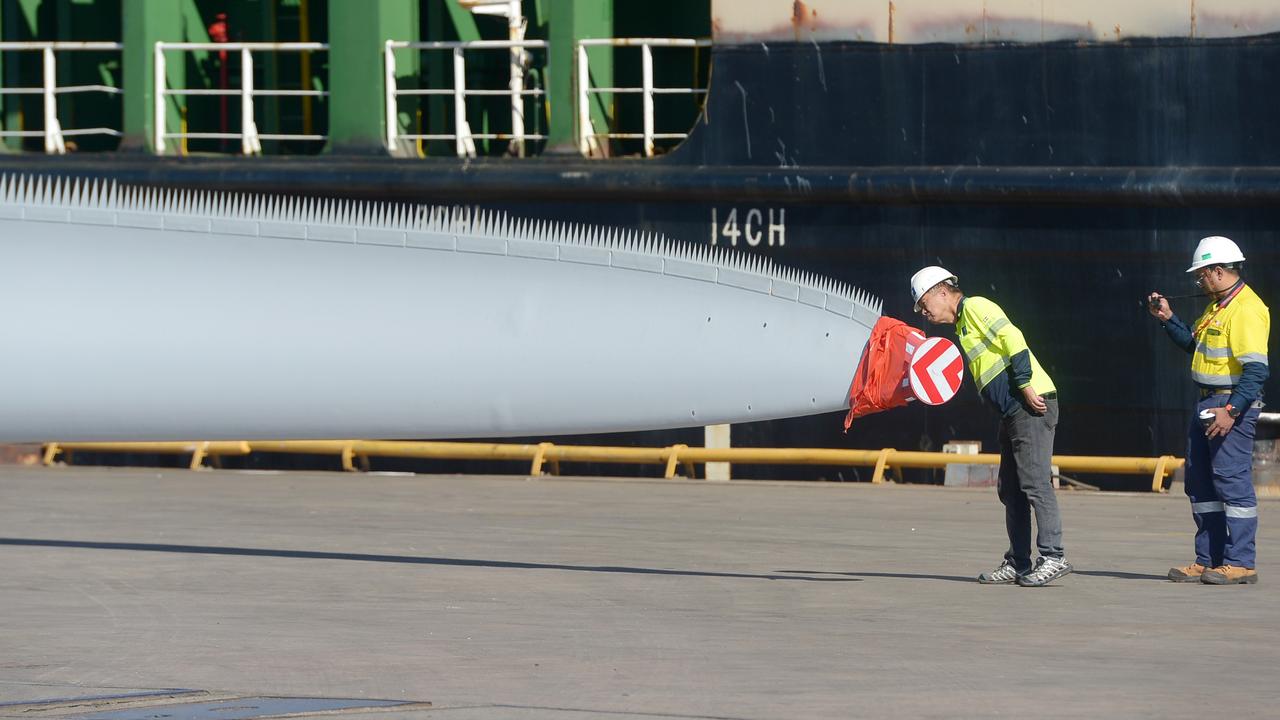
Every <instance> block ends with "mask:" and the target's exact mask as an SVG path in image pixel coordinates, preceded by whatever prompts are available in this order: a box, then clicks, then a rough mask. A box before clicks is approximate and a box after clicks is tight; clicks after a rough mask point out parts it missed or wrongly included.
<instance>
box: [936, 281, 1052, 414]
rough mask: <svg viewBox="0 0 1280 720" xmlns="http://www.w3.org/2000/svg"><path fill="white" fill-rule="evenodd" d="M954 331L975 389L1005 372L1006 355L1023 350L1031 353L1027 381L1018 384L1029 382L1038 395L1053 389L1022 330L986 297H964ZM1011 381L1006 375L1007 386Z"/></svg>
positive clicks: (1006, 367)
mask: <svg viewBox="0 0 1280 720" xmlns="http://www.w3.org/2000/svg"><path fill="white" fill-rule="evenodd" d="M956 335H957V336H958V337H959V338H960V348H961V349H962V350H963V351H964V356H965V358H966V359H968V361H969V374H970V375H972V376H973V380H974V382H976V383H977V384H978V390H982V388H984V387H986V386H987V383H990V382H991V381H992V380H994V379H995V378H996V377H997V376H998V375H1000V373H1002V372H1005V371H1006V370H1007V369H1008V368H1009V364H1010V363H1009V358H1012V357H1013V356H1014V355H1017V354H1018V353H1020V352H1022V351H1023V350H1027V351H1028V353H1030V355H1031V381H1030V382H1027V383H1023V384H1022V385H1019V386H1018V388H1019V389H1021V388H1024V387H1026V386H1028V385H1030V386H1031V387H1032V389H1034V390H1035V391H1036V394H1038V395H1044V394H1045V393H1050V392H1054V391H1055V390H1056V389H1057V388H1056V387H1054V384H1053V380H1051V379H1049V373H1047V372H1045V371H1044V368H1042V367H1040V362H1039V361H1038V360H1036V355H1035V353H1032V352H1030V348H1028V347H1027V340H1026V338H1024V337H1023V336H1022V331H1021V330H1019V329H1018V328H1017V326H1016V325H1014V324H1013V323H1011V322H1009V318H1008V316H1006V315H1005V314H1004V311H1003V310H1001V309H1000V306H999V305H997V304H995V303H993V302H991V301H990V300H988V299H986V298H983V297H968V298H965V300H964V306H963V307H961V308H960V316H959V317H958V318H956ZM1013 385H1014V384H1013V381H1012V378H1010V382H1009V387H1010V390H1012V389H1013Z"/></svg>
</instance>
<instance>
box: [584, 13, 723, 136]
mask: <svg viewBox="0 0 1280 720" xmlns="http://www.w3.org/2000/svg"><path fill="white" fill-rule="evenodd" d="M599 46H612V47H639V48H640V63H641V85H640V87H607V88H593V87H591V67H590V63H589V60H588V59H587V48H589V47H599ZM655 47H664V48H673V47H674V48H702V47H711V41H710V40H707V39H702V40H698V39H694V38H588V39H583V40H579V41H578V43H577V45H576V46H575V47H574V55H575V56H576V58H577V66H578V103H577V104H578V151H579V152H581V153H582V154H583V155H584V156H590V155H596V154H600V153H601V147H600V139H601V138H603V139H605V140H608V139H617V140H643V141H644V154H645V156H646V157H652V156H653V151H654V140H683V139H685V138H686V137H688V136H689V134H688V133H660V132H655V131H654V121H653V96H654V95H706V94H707V89H706V88H694V87H662V88H658V87H654V86H653V48H655ZM604 93H641V94H642V98H643V100H642V102H643V105H644V126H643V131H642V132H638V133H626V132H596V130H595V128H594V127H593V126H592V124H591V95H598V94H604Z"/></svg>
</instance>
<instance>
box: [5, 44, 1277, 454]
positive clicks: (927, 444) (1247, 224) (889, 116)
mask: <svg viewBox="0 0 1280 720" xmlns="http://www.w3.org/2000/svg"><path fill="white" fill-rule="evenodd" d="M713 63H714V65H713V68H714V69H713V73H712V88H711V92H710V95H709V99H708V104H707V106H706V109H705V112H704V114H703V115H702V117H701V118H700V119H699V122H698V125H697V127H696V128H695V129H694V131H693V133H692V135H691V136H690V138H689V140H687V141H686V142H685V143H684V144H683V145H682V146H681V147H680V148H678V149H677V150H676V151H675V152H673V153H671V154H670V155H668V156H666V157H663V158H661V159H659V160H653V161H639V160H611V161H585V160H581V159H577V158H556V157H543V158H536V159H530V160H520V161H517V160H481V161H471V162H466V163H464V162H461V161H446V160H395V159H389V158H368V157H343V156H338V155H331V156H322V157H315V158H287V159H285V158H281V159H271V158H250V159H239V158H236V159H226V158H154V157H148V156H141V155H139V156H129V155H123V154H122V155H115V156H96V157H89V156H80V157H66V158H43V157H42V158H31V157H24V156H0V168H3V169H4V170H9V171H23V172H40V173H54V174H64V175H80V176H92V177H112V178H117V179H120V180H122V181H128V182H136V183H147V184H158V185H165V186H181V187H189V188H205V189H226V190H258V191H268V192H280V193H288V194H295V193H296V194H308V195H323V196H331V197H350V198H362V199H377V200H384V201H412V202H428V203H464V204H475V205H480V206H483V207H487V208H496V209H503V210H508V211H510V212H512V213H514V214H517V215H520V216H525V217H533V218H548V219H555V220H562V221H574V222H593V223H608V224H613V225H621V226H630V227H638V228H644V229H649V230H657V231H661V232H663V233H666V234H667V235H669V236H672V237H676V238H680V239H683V240H687V241H692V242H714V243H717V244H731V245H736V246H737V247H738V248H740V249H745V250H748V251H752V252H760V253H764V254H767V255H769V256H771V257H773V258H774V259H775V260H776V261H778V262H780V263H783V264H787V265H791V266H795V267H800V268H804V269H809V270H813V271H817V272H821V273H823V274H826V275H829V276H832V277H835V278H837V279H840V280H842V281H845V282H848V283H851V284H853V285H856V286H858V287H861V288H864V289H866V290H869V291H871V292H873V293H875V294H877V295H879V296H880V297H882V298H884V300H885V306H884V312H885V314H887V315H892V316H895V317H899V318H903V319H908V320H910V309H911V308H910V300H909V293H908V290H907V280H908V278H909V277H910V275H911V274H912V273H913V272H914V271H915V270H916V269H918V268H919V267H921V266H923V265H928V264H935V263H936V264H942V265H945V266H946V267H948V268H949V269H951V270H952V271H953V272H955V273H956V274H957V275H959V277H960V278H961V284H962V287H963V288H964V289H965V290H966V291H967V292H969V293H971V294H979V295H984V296H987V297H990V298H991V299H993V300H995V301H997V302H998V303H1000V304H1001V305H1002V306H1003V307H1004V308H1005V310H1006V312H1007V313H1008V314H1009V316H1010V317H1011V318H1012V319H1013V320H1014V322H1015V323H1017V324H1018V325H1019V326H1020V327H1021V329H1022V330H1023V332H1024V334H1025V335H1026V337H1027V340H1028V342H1029V344H1030V345H1031V347H1032V349H1033V350H1034V351H1035V353H1036V354H1037V356H1038V357H1039V359H1040V361H1041V363H1042V364H1043V365H1044V367H1045V368H1046V369H1047V370H1048V372H1049V373H1050V374H1051V375H1052V376H1053V378H1054V381H1055V382H1056V384H1057V386H1058V389H1059V393H1060V397H1061V407H1062V418H1061V424H1060V427H1059V432H1058V439H1057V451H1058V452H1060V453H1064V454H1123V455H1158V454H1178V455H1181V454H1182V452H1183V448H1184V443H1185V440H1184V435H1185V427H1186V423H1187V421H1188V416H1189V408H1190V407H1191V402H1192V397H1193V394H1192V388H1191V386H1190V381H1189V379H1188V374H1187V366H1188V362H1189V358H1188V356H1187V355H1185V354H1184V353H1182V352H1181V351H1179V350H1176V349H1175V348H1174V347H1173V346H1172V344H1171V343H1169V342H1168V340H1167V339H1166V338H1165V337H1164V333H1163V331H1162V330H1161V328H1160V327H1159V325H1158V324H1157V323H1156V322H1154V321H1153V320H1152V318H1151V317H1149V316H1148V315H1147V314H1146V312H1145V311H1144V310H1142V309H1141V308H1140V307H1139V304H1138V301H1139V299H1140V298H1142V297H1144V296H1145V295H1146V293H1148V292H1149V291H1151V290H1161V291H1163V292H1166V293H1168V294H1183V293H1187V292H1191V291H1193V290H1194V288H1193V286H1192V285H1191V283H1190V281H1189V277H1188V275H1187V274H1186V273H1185V272H1184V270H1185V268H1186V266H1187V264H1188V260H1189V256H1190V252H1191V250H1192V248H1193V247H1194V245H1195V243H1196V241H1197V240H1198V239H1199V238H1200V237H1202V236H1205V235H1211V234H1223V235H1227V236H1230V237H1232V238H1233V239H1235V240H1236V241H1237V242H1239V244H1240V245H1241V246H1242V248H1243V249H1244V251H1245V254H1246V255H1247V256H1248V258H1249V261H1248V263H1247V264H1246V278H1247V280H1248V281H1249V283H1250V284H1251V285H1252V286H1253V287H1254V288H1255V289H1256V290H1257V291H1258V293H1259V294H1260V295H1261V296H1262V298H1263V299H1264V301H1269V300H1270V299H1271V298H1272V297H1274V296H1275V294H1276V293H1277V292H1280V270H1277V260H1280V257H1277V252H1276V228H1277V227H1280V125H1278V124H1277V123H1276V122H1275V112H1274V102H1275V101H1274V100H1273V98H1274V97H1276V96H1277V90H1280V75H1278V74H1277V73H1275V71H1274V68H1276V67H1280V37H1277V36H1265V37H1259V38H1247V39H1240V38H1236V39H1230V40H1207V41H1206V40H1185V39H1183V40H1135V41H1127V42H1116V43H1108V44H1105V45H1103V44H1096V45H1092V44H1079V43H1074V42H1072V43H1049V44H1039V45H1019V46H1001V45H979V46H960V45H917V46H886V45H877V44H866V43H822V44H814V43H785V44H773V43H771V44H768V45H763V44H757V45H742V46H730V47H718V48H716V51H715V55H714V59H713ZM1200 309H1201V305H1200V304H1198V303H1197V302H1196V301H1194V300H1183V301H1178V302H1176V303H1175V310H1176V311H1177V312H1178V313H1179V314H1180V315H1182V316H1184V317H1185V316H1188V315H1196V314H1198V313H1199V311H1200ZM914 324H919V322H918V319H917V321H916V322H914ZM927 330H928V331H929V332H930V333H931V334H942V335H950V329H949V328H927ZM1273 344H1274V341H1273ZM688 352H696V349H690V348H677V347H673V348H671V362H672V363H679V362H680V361H681V356H682V354H684V353H688ZM742 352H743V353H750V352H751V349H750V348H743V350H742ZM855 362H856V358H850V374H851V375H852V372H853V366H854V363H855ZM786 371H787V370H786V368H778V372H780V373H783V372H786ZM760 382H762V383H767V382H769V378H767V377H763V378H760ZM1267 391H1268V394H1269V395H1272V396H1274V391H1275V381H1274V380H1271V381H1268V383H1267ZM995 424H996V423H995V416H994V413H992V412H990V411H989V410H987V409H986V408H983V407H980V403H979V401H978V398H977V394H976V392H974V390H973V388H972V385H971V384H970V385H968V386H967V387H966V388H965V389H964V390H963V391H962V393H961V395H960V396H958V397H957V398H956V399H955V400H954V401H952V402H951V403H949V404H947V405H945V406H942V407H939V408H932V409H926V408H923V407H910V408H907V409H903V410H899V411H895V412H891V413H886V414H882V415H879V416H872V417H869V418H866V419H864V420H860V421H858V422H857V423H856V424H855V425H854V428H853V430H852V431H851V432H850V433H849V434H848V435H847V436H846V435H842V434H841V432H840V419H839V417H836V416H821V417H816V418H802V419H795V420H787V421H775V422H767V423H756V424H751V425H745V426H742V427H740V428H737V429H736V430H735V435H734V444H735V445H768V446H773V445H778V446H831V447H842V446H855V447H896V448H898V449H938V448H939V447H940V446H941V445H942V444H943V443H945V442H947V441H950V440H953V439H961V440H982V441H983V443H984V445H985V446H986V448H988V449H991V448H993V447H994V441H995ZM695 432H700V431H692V430H691V431H689V432H686V433H651V434H644V436H643V437H641V438H632V439H633V440H635V441H639V442H646V443H666V442H689V443H690V444H700V435H695V434H694V433H695ZM597 441H598V440H597ZM735 475H737V476H741V477H751V476H767V477H813V476H815V475H822V476H824V477H828V478H831V479H837V478H843V479H855V477H856V473H855V472H854V471H851V470H849V469H847V468H843V469H837V468H831V469H817V470H815V469H813V468H803V469H792V468H759V467H756V468H751V467H743V468H740V469H737V470H735ZM863 475H866V473H865V472H863Z"/></svg>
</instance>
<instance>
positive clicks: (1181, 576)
mask: <svg viewBox="0 0 1280 720" xmlns="http://www.w3.org/2000/svg"><path fill="white" fill-rule="evenodd" d="M1208 569H1209V568H1207V567H1205V566H1203V565H1201V564H1200V563H1198V562H1197V563H1191V564H1190V565H1188V566H1186V567H1176V568H1169V579H1170V580H1172V581H1174V582H1200V576H1201V575H1204V571H1205V570H1208Z"/></svg>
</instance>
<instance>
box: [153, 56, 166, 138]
mask: <svg viewBox="0 0 1280 720" xmlns="http://www.w3.org/2000/svg"><path fill="white" fill-rule="evenodd" d="M154 65H155V67H154V68H152V71H153V72H154V73H155V96H156V97H155V117H154V118H153V124H154V125H155V127H154V128H153V131H154V132H155V141H154V142H153V143H152V147H153V148H154V149H155V153H156V154H157V155H163V154H164V136H165V118H166V116H167V114H166V113H165V111H164V91H165V87H166V85H167V84H168V83H167V82H166V80H165V74H166V72H167V71H166V69H165V63H164V43H160V42H157V43H156V49H155V59H154Z"/></svg>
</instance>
